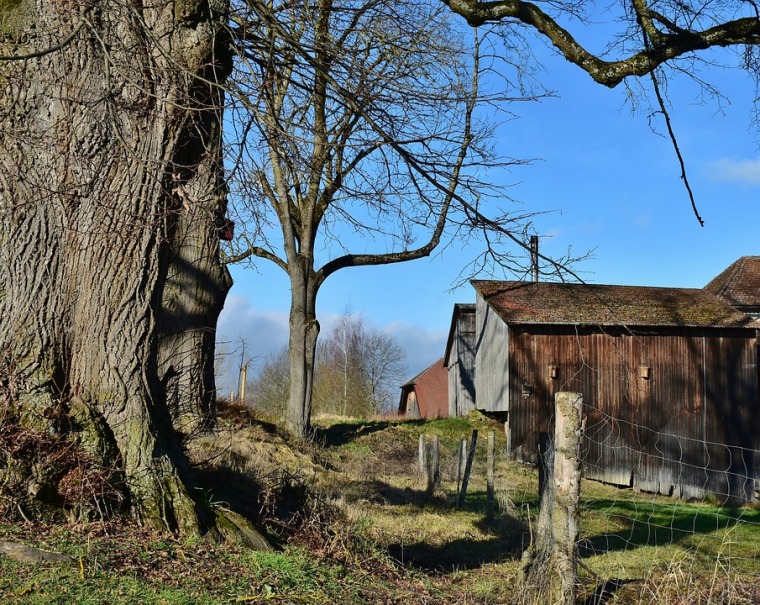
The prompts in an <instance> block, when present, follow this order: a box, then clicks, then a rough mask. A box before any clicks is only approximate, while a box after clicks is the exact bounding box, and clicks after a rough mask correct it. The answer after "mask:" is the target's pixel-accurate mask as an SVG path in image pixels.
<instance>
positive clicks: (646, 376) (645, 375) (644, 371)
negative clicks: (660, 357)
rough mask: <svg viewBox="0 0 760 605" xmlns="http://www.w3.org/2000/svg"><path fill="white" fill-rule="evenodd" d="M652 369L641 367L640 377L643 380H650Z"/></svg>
mask: <svg viewBox="0 0 760 605" xmlns="http://www.w3.org/2000/svg"><path fill="white" fill-rule="evenodd" d="M651 371H652V368H650V367H649V366H639V377H640V378H643V379H644V380H649V375H650V374H651Z"/></svg>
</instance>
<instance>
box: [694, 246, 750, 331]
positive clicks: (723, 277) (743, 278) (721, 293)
mask: <svg viewBox="0 0 760 605" xmlns="http://www.w3.org/2000/svg"><path fill="white" fill-rule="evenodd" d="M705 290H707V291H708V292H711V293H712V294H715V296H717V297H719V298H722V299H723V300H725V301H726V302H727V303H728V304H730V305H731V306H732V307H734V308H735V309H737V310H739V311H741V312H743V313H746V314H747V315H751V316H752V317H754V318H755V319H760V256H742V257H741V258H740V259H739V260H737V261H736V262H734V263H732V264H731V265H730V266H729V267H728V268H726V270H725V271H723V272H722V273H721V274H720V275H718V276H717V277H716V278H715V279H713V280H712V281H711V282H710V283H709V284H707V285H706V286H705Z"/></svg>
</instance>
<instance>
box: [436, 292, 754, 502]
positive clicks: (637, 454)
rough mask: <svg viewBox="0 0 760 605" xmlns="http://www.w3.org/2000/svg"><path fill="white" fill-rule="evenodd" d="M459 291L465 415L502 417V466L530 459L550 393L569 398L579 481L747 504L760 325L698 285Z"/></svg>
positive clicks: (545, 422)
mask: <svg viewBox="0 0 760 605" xmlns="http://www.w3.org/2000/svg"><path fill="white" fill-rule="evenodd" d="M729 281H730V280H729ZM472 285H473V287H474V288H475V291H476V304H475V334H474V341H473V342H474V343H475V345H474V347H475V366H474V367H475V376H474V377H475V390H474V392H475V395H476V397H475V406H476V407H477V408H478V409H480V410H483V411H485V412H496V413H499V414H500V416H501V417H502V418H503V419H505V420H506V422H505V429H506V432H507V438H508V451H509V454H510V455H511V456H513V457H515V458H518V459H523V460H531V461H533V460H535V459H536V451H537V445H538V442H539V437H540V435H541V433H547V432H550V430H551V427H552V425H553V419H552V415H553V412H554V395H555V393H557V392H559V391H573V392H579V393H581V394H582V395H583V398H584V405H585V406H586V413H587V415H588V419H587V423H588V424H587V426H588V427H589V432H588V433H587V436H586V444H585V448H586V461H587V463H586V465H585V467H584V473H585V475H586V476H587V477H590V478H594V479H598V480H601V481H605V482H608V483H612V484H617V485H623V486H634V487H638V488H640V489H642V490H645V491H650V492H659V493H663V494H674V495H678V496H682V497H702V496H704V495H705V494H707V493H716V494H723V495H727V496H729V497H733V498H737V499H741V500H750V499H752V497H753V492H754V479H755V477H756V475H757V472H756V468H757V466H758V463H760V460H756V459H755V450H757V449H758V447H759V446H760V414H758V402H759V399H758V364H757V338H756V331H757V330H758V328H760V324H758V323H757V322H755V321H753V320H752V318H750V317H749V316H747V315H746V314H745V313H743V312H740V311H738V310H737V309H736V308H734V307H732V306H731V305H729V304H727V303H726V302H725V301H724V300H722V299H721V298H719V297H718V296H716V295H714V294H712V293H711V292H709V291H708V290H706V289H682V288H648V287H632V286H604V285H587V284H564V283H527V282H511V281H473V282H472ZM733 291H734V292H741V291H742V290H741V289H740V288H737V287H734V288H733ZM756 294H757V292H756ZM463 310H464V309H462V310H460V311H463ZM460 315H461V313H460ZM455 316H456V311H455ZM454 324H457V322H453V324H452V325H454ZM451 338H454V340H456V335H453V336H450V339H451ZM451 348H452V349H453V348H454V345H453V344H452V345H451ZM449 364H450V367H453V366H452V365H451V362H450V361H449Z"/></svg>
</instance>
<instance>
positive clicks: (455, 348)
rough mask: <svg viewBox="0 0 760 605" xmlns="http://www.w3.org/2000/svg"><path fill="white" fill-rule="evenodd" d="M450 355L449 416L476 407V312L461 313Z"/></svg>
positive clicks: (462, 413)
mask: <svg viewBox="0 0 760 605" xmlns="http://www.w3.org/2000/svg"><path fill="white" fill-rule="evenodd" d="M451 348H452V351H451V354H450V356H449V358H450V363H451V365H450V366H449V416H466V415H467V414H468V413H469V412H470V411H472V410H474V409H475V313H460V314H459V315H458V316H457V322H456V326H455V328H454V339H453V343H452V347H451Z"/></svg>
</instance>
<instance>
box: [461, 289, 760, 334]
mask: <svg viewBox="0 0 760 605" xmlns="http://www.w3.org/2000/svg"><path fill="white" fill-rule="evenodd" d="M472 285H473V287H474V288H475V290H477V291H478V292H479V293H480V294H481V295H482V296H483V297H484V298H485V300H486V301H488V303H489V304H490V305H491V307H493V309H494V310H495V311H496V313H497V314H498V315H499V316H500V317H501V318H502V319H503V320H504V321H505V322H507V323H527V324H564V325H589V326H628V327H631V326H651V327H660V326H661V327H665V326H668V327H712V328H752V329H757V328H760V324H758V323H755V322H754V321H753V320H752V319H751V318H750V317H748V316H747V315H745V314H744V313H742V312H740V311H737V310H736V309H734V308H733V307H731V306H730V305H729V304H727V303H726V302H724V301H723V300H721V299H720V298H718V297H717V296H715V295H713V294H711V293H710V292H708V291H706V290H703V289H698V288H653V287H644V286H607V285H596V284H578V283H574V284H567V283H549V282H538V283H536V282H518V281H488V280H474V281H473V282H472Z"/></svg>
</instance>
